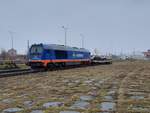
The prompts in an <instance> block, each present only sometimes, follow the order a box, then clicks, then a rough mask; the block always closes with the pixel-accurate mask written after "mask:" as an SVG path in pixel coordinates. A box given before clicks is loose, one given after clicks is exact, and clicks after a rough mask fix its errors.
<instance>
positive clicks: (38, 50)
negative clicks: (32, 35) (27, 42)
mask: <svg viewBox="0 0 150 113" xmlns="http://www.w3.org/2000/svg"><path fill="white" fill-rule="evenodd" d="M30 52H31V54H41V53H42V52H43V48H42V47H41V46H33V47H32V48H31V50H30Z"/></svg>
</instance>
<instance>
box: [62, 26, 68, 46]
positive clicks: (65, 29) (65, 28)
mask: <svg viewBox="0 0 150 113" xmlns="http://www.w3.org/2000/svg"><path fill="white" fill-rule="evenodd" d="M62 28H63V29H64V31H65V46H67V30H68V28H67V27H65V26H62Z"/></svg>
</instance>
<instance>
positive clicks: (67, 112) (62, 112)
mask: <svg viewBox="0 0 150 113" xmlns="http://www.w3.org/2000/svg"><path fill="white" fill-rule="evenodd" d="M59 113H80V112H77V111H61V112H59Z"/></svg>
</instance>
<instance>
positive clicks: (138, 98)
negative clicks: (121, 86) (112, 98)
mask: <svg viewBox="0 0 150 113" xmlns="http://www.w3.org/2000/svg"><path fill="white" fill-rule="evenodd" d="M130 99H135V100H141V99H144V96H141V95H133V96H130Z"/></svg>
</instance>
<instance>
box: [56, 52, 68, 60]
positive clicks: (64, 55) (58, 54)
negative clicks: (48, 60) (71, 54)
mask: <svg viewBox="0 0 150 113" xmlns="http://www.w3.org/2000/svg"><path fill="white" fill-rule="evenodd" d="M55 57H56V59H67V51H61V50H55Z"/></svg>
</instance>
